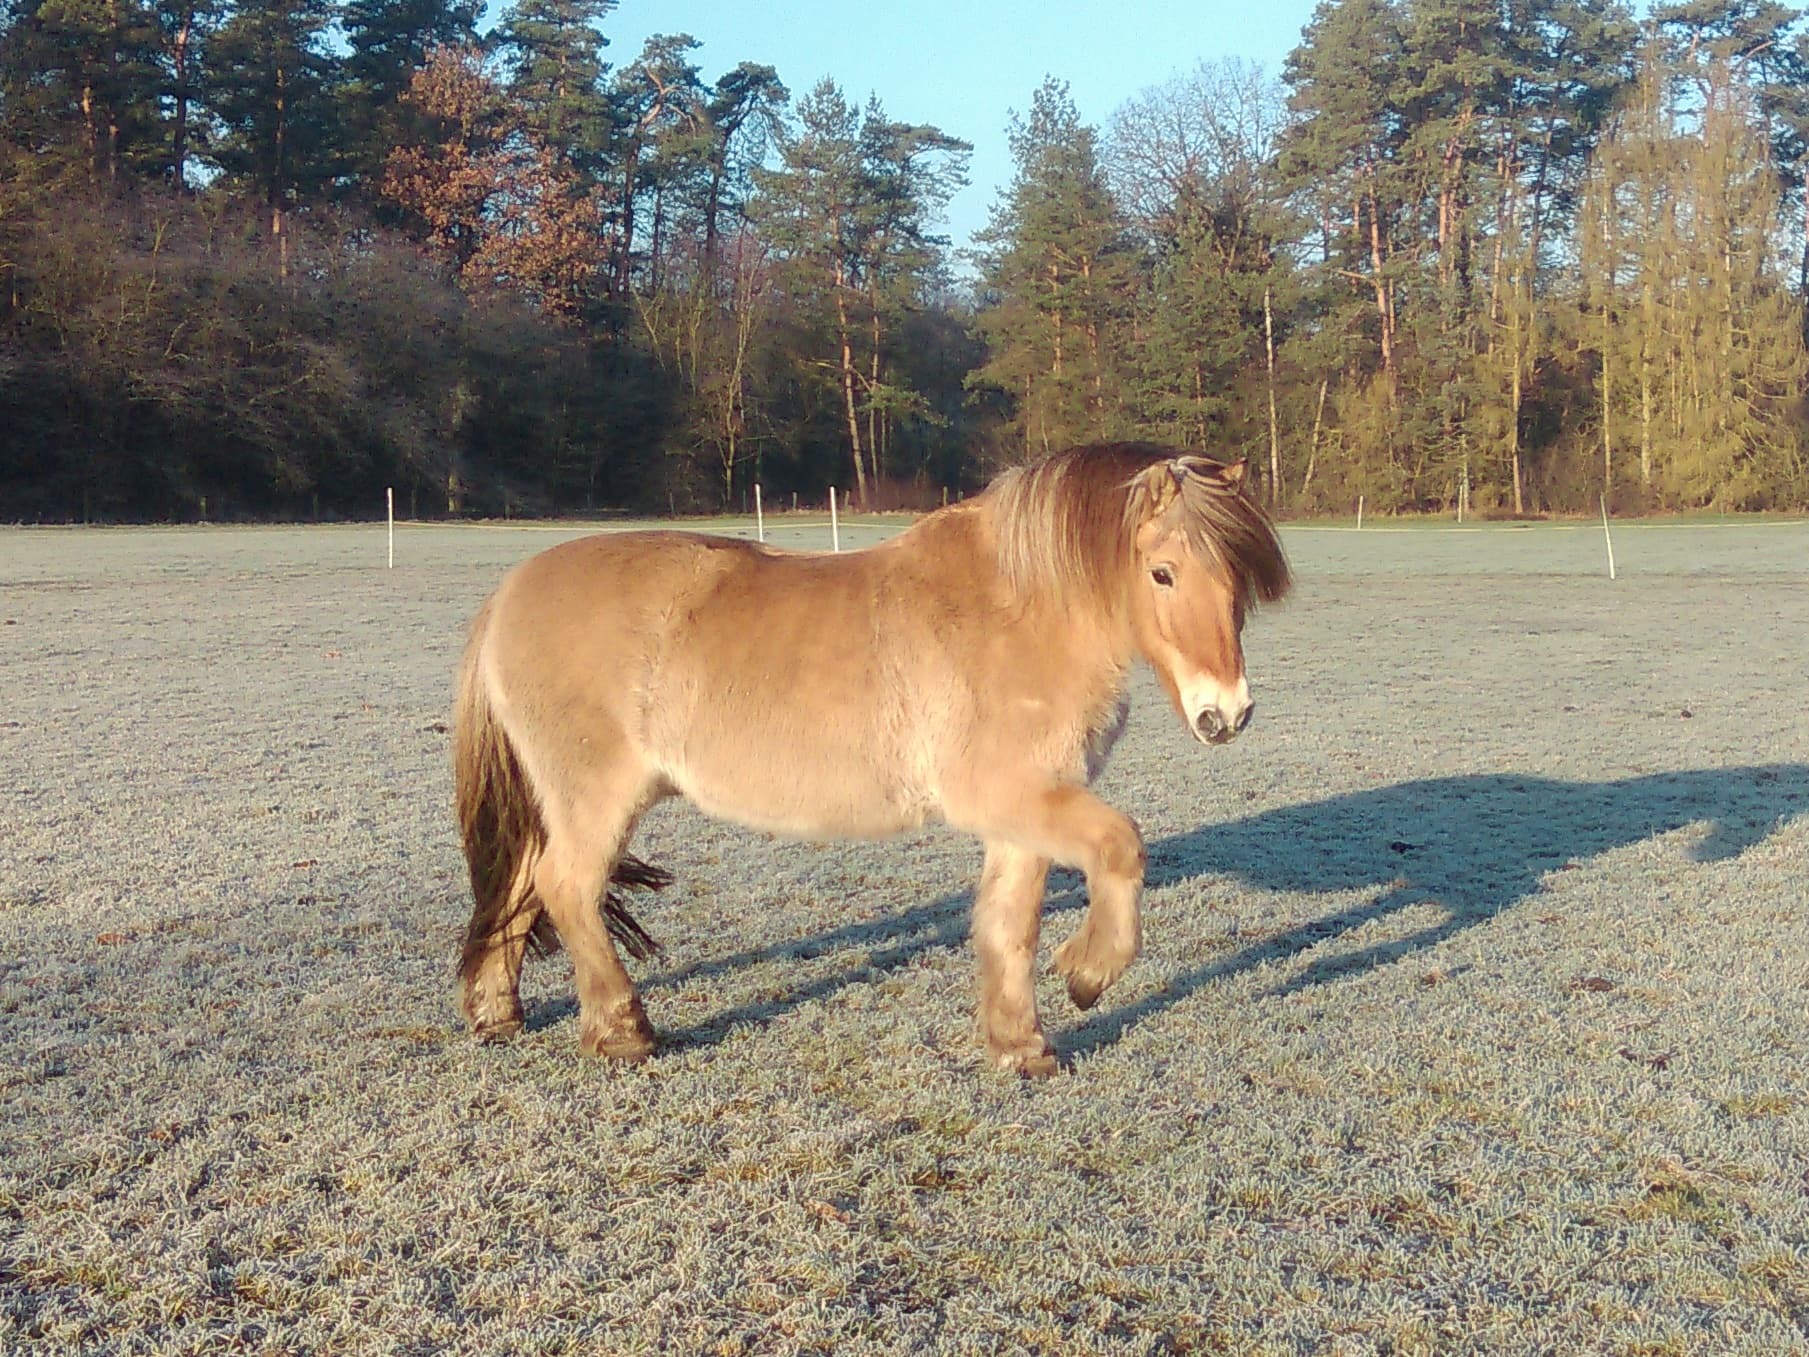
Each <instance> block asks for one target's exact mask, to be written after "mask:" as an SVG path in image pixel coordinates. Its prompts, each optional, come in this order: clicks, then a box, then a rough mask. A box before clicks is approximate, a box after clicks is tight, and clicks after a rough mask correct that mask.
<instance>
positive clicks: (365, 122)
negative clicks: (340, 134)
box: [339, 0, 482, 182]
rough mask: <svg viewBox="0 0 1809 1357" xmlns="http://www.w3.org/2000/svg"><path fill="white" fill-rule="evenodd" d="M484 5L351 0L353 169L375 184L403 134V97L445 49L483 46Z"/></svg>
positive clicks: (345, 112)
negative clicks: (430, 59)
mask: <svg viewBox="0 0 1809 1357" xmlns="http://www.w3.org/2000/svg"><path fill="white" fill-rule="evenodd" d="M481 8H482V7H481V5H480V4H479V3H478V2H477V0H345V5H344V8H343V9H342V10H341V11H340V20H339V23H340V28H341V30H342V31H343V33H344V35H345V41H346V46H347V48H348V51H347V53H346V57H345V66H344V72H343V79H342V81H341V83H340V86H339V98H340V101H341V118H342V121H343V123H344V125H345V129H346V132H345V139H346V145H347V149H348V151H349V154H350V157H351V161H352V167H353V169H354V171H355V173H357V174H358V175H359V176H360V177H361V178H363V179H365V180H367V181H371V182H374V181H376V180H377V179H379V178H381V176H382V174H383V166H384V161H385V160H386V159H387V157H388V155H389V151H390V148H391V147H393V146H395V145H396V143H397V141H398V139H399V137H400V136H401V135H403V129H402V128H401V126H400V125H399V119H398V117H397V112H398V105H399V103H400V101H401V97H402V95H403V93H404V91H406V90H407V89H408V88H409V84H410V82H411V81H412V80H413V78H414V74H415V72H416V71H417V70H418V69H420V68H421V67H422V66H425V65H426V64H427V61H428V57H429V54H430V53H432V52H433V51H435V50H436V49H439V48H446V47H469V46H473V45H475V44H476V42H477V19H478V15H479V13H480V12H481Z"/></svg>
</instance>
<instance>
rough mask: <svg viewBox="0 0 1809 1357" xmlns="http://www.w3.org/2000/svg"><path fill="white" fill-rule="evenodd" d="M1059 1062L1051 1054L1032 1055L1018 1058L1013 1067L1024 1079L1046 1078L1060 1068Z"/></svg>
mask: <svg viewBox="0 0 1809 1357" xmlns="http://www.w3.org/2000/svg"><path fill="white" fill-rule="evenodd" d="M1061 1067H1062V1066H1061V1062H1060V1061H1059V1060H1057V1059H1056V1058H1055V1056H1054V1055H1053V1054H1050V1053H1045V1054H1043V1055H1033V1056H1029V1057H1027V1058H1026V1059H1023V1060H1020V1061H1018V1062H1017V1063H1016V1065H1015V1066H1014V1067H1013V1068H1014V1069H1016V1071H1017V1073H1018V1074H1019V1076H1020V1077H1022V1078H1025V1079H1047V1078H1048V1077H1049V1076H1050V1075H1052V1074H1056V1073H1058V1072H1059V1071H1060V1070H1061Z"/></svg>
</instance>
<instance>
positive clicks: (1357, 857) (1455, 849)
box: [534, 764, 1809, 1057]
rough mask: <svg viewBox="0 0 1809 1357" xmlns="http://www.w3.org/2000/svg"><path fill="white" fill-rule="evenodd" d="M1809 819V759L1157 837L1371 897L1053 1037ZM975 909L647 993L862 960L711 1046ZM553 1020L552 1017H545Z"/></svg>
mask: <svg viewBox="0 0 1809 1357" xmlns="http://www.w3.org/2000/svg"><path fill="white" fill-rule="evenodd" d="M1806 813H1809V765H1805V764H1770V765H1763V766H1752V767H1739V768H1716V769H1701V770H1694V771H1689V772H1681V773H1655V774H1651V775H1649V776H1645V777H1635V778H1627V779H1624V780H1622V781H1618V782H1599V783H1598V782H1563V781H1558V780H1555V779H1551V778H1541V777H1531V776H1520V775H1515V774H1506V773H1489V774H1477V775H1472V776H1465V777H1448V778H1432V779H1427V780H1424V781H1417V782H1403V783H1397V784H1395V785H1393V786H1387V787H1377V788H1374V789H1371V790H1367V791H1360V792H1349V793H1346V794H1344V795H1342V796H1335V797H1330V798H1327V799H1325V800H1323V801H1314V802H1309V803H1306V804H1304V805H1294V806H1287V807H1283V808H1281V809H1278V810H1272V811H1261V812H1258V813H1256V814H1254V815H1251V816H1247V817H1245V818H1243V819H1239V820H1230V821H1226V822H1223V823H1218V824H1207V825H1203V826H1201V827H1200V828H1199V829H1196V830H1192V831H1190V832H1188V833H1185V834H1177V835H1174V836H1172V837H1170V838H1166V839H1160V840H1157V841H1155V842H1153V843H1151V844H1150V865H1149V883H1150V885H1151V886H1152V887H1158V888H1160V887H1168V886H1175V885H1179V884H1182V883H1185V882H1187V881H1190V880H1193V879H1195V878H1198V877H1203V876H1224V877H1231V878H1233V879H1234V880H1236V881H1238V882H1240V883H1242V884H1244V885H1246V886H1250V887H1255V888H1258V889H1261V890H1269V891H1277V892H1282V891H1285V892H1306V893H1317V892H1325V893H1332V892H1339V893H1346V892H1352V891H1371V892H1374V893H1373V895H1371V897H1370V898H1369V899H1367V900H1365V901H1364V902H1362V903H1360V904H1356V905H1350V906H1346V907H1344V908H1340V909H1338V910H1336V911H1334V912H1332V913H1329V914H1326V915H1323V916H1321V917H1319V918H1315V919H1312V920H1310V921H1309V922H1306V923H1303V924H1300V925H1298V926H1296V927H1294V928H1290V929H1286V930H1284V931H1282V932H1280V933H1274V934H1267V933H1266V934H1264V935H1263V936H1262V937H1261V938H1260V939H1258V940H1256V941H1253V942H1251V943H1250V944H1249V945H1248V946H1245V947H1242V948H1239V949H1237V950H1236V951H1233V952H1231V953H1229V954H1227V955H1224V956H1220V957H1217V958H1215V959H1214V960H1212V961H1209V962H1206V963H1204V964H1202V965H1199V966H1196V967H1193V968H1191V969H1189V970H1187V971H1184V972H1183V973H1181V974H1180V975H1177V976H1175V977H1173V978H1171V979H1170V980H1169V981H1168V983H1167V984H1165V985H1164V986H1163V987H1162V988H1161V990H1159V991H1157V992H1155V993H1152V994H1149V995H1147V996H1145V997H1143V998H1140V999H1137V1000H1135V1001H1133V1002H1131V1003H1128V1004H1125V1005H1123V1006H1120V1007H1110V1006H1109V1005H1110V996H1109V995H1108V996H1107V999H1106V1003H1107V1005H1108V1007H1107V1008H1106V1009H1105V1010H1104V1011H1102V1012H1100V1013H1099V1014H1097V1015H1096V1016H1094V1017H1093V1018H1092V1019H1091V1020H1090V1021H1088V1022H1086V1023H1085V1024H1084V1025H1083V1026H1081V1027H1080V1028H1079V1029H1077V1030H1075V1031H1072V1032H1069V1033H1067V1034H1066V1035H1065V1037H1063V1036H1058V1037H1057V1044H1058V1046H1060V1047H1061V1049H1062V1052H1063V1054H1064V1055H1066V1056H1070V1057H1071V1056H1075V1055H1085V1054H1090V1053H1092V1052H1095V1051H1098V1050H1101V1049H1103V1048H1104V1047H1107V1046H1110V1045H1111V1044H1113V1043H1114V1042H1116V1041H1117V1040H1118V1039H1119V1038H1120V1037H1121V1036H1123V1035H1124V1033H1125V1032H1126V1031H1127V1030H1129V1029H1130V1028H1131V1027H1132V1026H1134V1025H1135V1024H1137V1023H1139V1022H1141V1021H1143V1020H1144V1019H1146V1018H1148V1017H1151V1016H1152V1015H1154V1014H1157V1013H1160V1012H1162V1011H1164V1010H1165V1009H1168V1008H1171V1007H1173V1006H1174V1005H1175V1004H1177V1003H1179V1002H1180V1001H1182V1000H1183V999H1185V998H1187V997H1188V996H1189V995H1191V994H1193V993H1195V992H1196V991H1198V990H1200V989H1201V988H1202V987H1204V986H1206V985H1210V984H1213V983H1214V982H1216V981H1219V980H1223V979H1227V978H1230V977H1233V976H1237V975H1241V974H1244V973H1246V972H1248V971H1251V970H1253V969H1255V968H1256V967H1258V966H1261V965H1264V964H1266V963H1269V962H1272V961H1276V960H1285V959H1287V958H1289V957H1292V956H1296V955H1298V954H1300V953H1303V952H1305V951H1307V950H1309V949H1311V948H1314V947H1317V946H1319V945H1320V944H1322V943H1324V942H1326V941H1328V940H1331V939H1335V938H1337V937H1339V936H1341V935H1343V934H1346V933H1349V932H1351V931H1353V930H1355V929H1358V928H1360V927H1362V926H1363V925H1364V924H1367V923H1369V922H1371V921H1373V920H1376V919H1381V918H1384V917H1386V916H1388V915H1390V914H1392V913H1394V912H1396V911H1398V910H1402V909H1404V908H1407V907H1409V906H1420V907H1423V906H1427V905H1429V904H1430V905H1432V906H1435V907H1436V908H1438V909H1442V911H1443V917H1442V918H1440V919H1438V920H1437V921H1436V922H1434V923H1432V924H1429V925H1428V926H1426V927H1423V928H1421V929H1419V930H1417V931H1415V932H1413V933H1410V934H1408V935H1407V936H1405V937H1397V938H1392V939H1390V940H1388V941H1386V942H1381V943H1377V944H1375V945H1373V946H1371V947H1368V948H1365V949H1363V950H1361V951H1358V952H1355V953H1352V952H1341V953H1339V954H1337V955H1336V956H1328V957H1326V958H1325V959H1324V960H1322V961H1318V962H1316V963H1315V964H1313V965H1309V966H1307V967H1306V968H1305V969H1303V970H1301V971H1300V972H1298V973H1297V974H1295V975H1293V976H1292V977H1291V978H1290V979H1289V980H1287V981H1286V982H1285V984H1283V985H1282V986H1280V987H1279V988H1278V989H1277V991H1276V992H1277V993H1287V992H1292V991H1298V990H1302V989H1307V988H1310V987H1312V986H1316V985H1322V984H1325V983H1328V982H1330V981H1333V980H1336V979H1342V978H1348V977H1351V976H1355V975H1359V974H1362V973H1365V972H1368V971H1373V970H1375V969H1376V968H1378V967H1382V966H1387V965H1389V964H1391V963H1393V962H1396V961H1400V960H1402V959H1403V958H1405V957H1408V956H1411V955H1412V954H1414V953H1416V952H1420V951H1423V950H1425V949H1426V948H1429V947H1432V946H1435V945H1437V944H1438V943H1440V942H1443V941H1445V940H1446V939H1447V938H1450V937H1452V936H1453V935H1455V934H1458V933H1461V932H1463V931H1464V930H1465V929H1468V928H1472V927H1474V926H1476V925H1477V924H1480V923H1485V922H1487V921H1488V920H1490V919H1492V918H1494V917H1495V916H1496V915H1498V914H1500V913H1501V912H1502V911H1504V910H1507V909H1511V908H1513V907H1514V906H1515V905H1517V904H1520V903H1521V902H1522V901H1525V900H1526V899H1528V898H1529V897H1531V896H1534V895H1536V894H1538V893H1539V891H1540V890H1541V883H1542V880H1543V878H1544V877H1545V876H1547V875H1548V874H1549V873H1552V872H1556V871H1562V870H1566V869H1567V868H1570V867H1573V866H1575V865H1577V864H1580V863H1581V862H1583V861H1585V860H1587V859H1589V858H1592V857H1595V856H1597V855H1598V854H1601V853H1604V852H1607V851H1609V850H1611V849H1614V848H1620V847H1623V846H1625V845H1629V844H1634V843H1639V842H1642V841H1644V840H1647V839H1651V838H1654V837H1656V836H1658V835H1661V834H1665V833H1669V832H1672V831H1675V830H1681V829H1685V828H1688V827H1691V826H1696V825H1702V826H1704V827H1705V831H1704V833H1703V836H1702V837H1701V838H1700V839H1699V840H1696V841H1695V842H1694V843H1692V844H1691V845H1690V847H1689V849H1688V852H1689V855H1690V856H1691V858H1692V859H1694V860H1695V861H1698V862H1714V861H1721V860H1724V859H1728V858H1733V857H1737V856H1739V855H1740V854H1741V853H1744V852H1745V851H1746V850H1747V849H1749V848H1752V847H1754V846H1755V845H1757V844H1759V843H1762V842H1763V841H1764V840H1765V839H1766V838H1768V837H1769V836H1770V835H1771V834H1772V833H1773V832H1774V831H1776V830H1777V829H1778V828H1780V827H1781V826H1782V825H1783V824H1784V823H1785V822H1786V821H1788V820H1790V819H1792V818H1794V817H1796V816H1799V815H1803V814H1806ZM1084 903H1085V893H1084V891H1083V890H1081V889H1080V888H1079V885H1078V882H1077V880H1076V878H1074V877H1073V876H1072V875H1071V874H1065V873H1064V874H1058V875H1057V876H1056V877H1055V878H1053V884H1052V888H1051V890H1050V895H1049V899H1048V901H1047V903H1046V905H1045V914H1061V913H1066V912H1068V911H1071V910H1076V909H1079V908H1081V907H1082V906H1083V905H1084ZM972 904H973V893H972V892H971V891H962V892H959V893H956V894H951V895H946V896H943V897H941V898H939V899H936V900H933V901H930V902H928V903H926V904H922V905H918V906H915V907H913V908H911V909H907V910H904V911H902V912H901V913H897V914H893V915H889V916H887V917H886V918H883V919H877V920H872V921H867V922H862V923H854V924H847V925H844V926H841V927H837V928H832V929H827V930H825V931H823V932H821V933H818V934H816V935H814V936H811V937H807V938H802V939H798V940H796V941H789V942H784V943H779V944H774V945H771V946H764V947H757V948H751V949H748V950H745V951H741V952H737V953H735V954H733V955H731V956H726V957H721V958H717V959H714V960H710V961H703V962H699V963H696V964H693V965H689V966H685V967H682V968H679V969H676V970H669V971H663V972H656V973H655V974H653V975H651V976H649V977H648V978H647V980H646V982H645V985H646V987H647V988H651V989H661V988H669V987H676V986H679V985H683V984H687V983H691V982H695V981H698V980H707V979H709V978H711V977H713V976H720V975H724V974H727V973H729V972H732V971H735V970H738V969H741V968H742V967H746V966H751V965H757V964H760V963H763V962H767V961H773V960H780V959H787V958H797V959H804V958H815V957H822V956H826V955H829V954H832V953H835V952H839V951H843V950H848V951H853V952H858V953H860V954H861V960H860V961H859V963H858V964H856V965H853V966H851V967H848V968H846V969H841V970H836V971H833V972H831V973H829V974H826V975H818V976H815V977H813V978H811V979H808V980H805V981H802V982H801V983H799V984H797V985H795V986H793V987H791V988H789V989H787V990H786V991H785V992H784V993H782V994H779V995H777V996H773V997H770V998H766V999H762V1000H760V1001H758V1002H754V1003H749V1004H745V1005H741V1006H739V1007H736V1008H732V1009H728V1010H725V1011H721V1012H718V1013H715V1014H712V1015H711V1017H710V1018H709V1019H707V1020H706V1021H705V1022H704V1023H702V1024H699V1025H697V1026H695V1027H692V1028H687V1029H682V1030H677V1031H667V1032H665V1033H663V1036H664V1038H665V1039H666V1041H667V1043H668V1044H670V1045H674V1046H680V1047H684V1046H705V1045H711V1044H714V1043H715V1042H717V1041H719V1040H721V1039H722V1037H723V1036H724V1035H725V1034H726V1033H727V1032H728V1031H729V1030H731V1029H732V1028H734V1027H735V1026H737V1025H739V1024H742V1023H762V1022H767V1021H770V1020H771V1019H772V1018H774V1017H776V1016H778V1015H780V1014H782V1013H785V1012H788V1011H790V1010H792V1009H794V1008H796V1007H798V1006H799V1005H801V1004H804V1003H806V1002H808V1001H810V1000H812V999H818V998H822V997H824V996H826V995H829V994H832V993H835V992H836V991H838V990H840V989H843V988H845V987H846V986H849V985H853V984H859V983H863V982H865V981H868V980H870V979H872V978H873V977H874V976H875V975H876V974H878V973H881V972H884V971H887V970H890V969H892V968H894V967H897V966H900V965H903V964H905V963H907V962H909V961H911V960H912V959H913V958H915V957H918V956H920V955H922V954H923V953H925V952H928V951H931V950H934V949H938V948H948V947H956V946H960V945H963V944H964V943H965V941H966V938H967V934H968V913H969V911H970V909H971V908H972ZM565 1007H566V1008H568V1009H569V1006H565ZM554 1016H557V1015H555V1014H547V1013H542V1014H539V1015H537V1018H538V1019H539V1020H538V1021H536V1022H535V1023H534V1025H535V1026H541V1025H544V1023H545V1021H547V1020H548V1019H549V1018H551V1017H554Z"/></svg>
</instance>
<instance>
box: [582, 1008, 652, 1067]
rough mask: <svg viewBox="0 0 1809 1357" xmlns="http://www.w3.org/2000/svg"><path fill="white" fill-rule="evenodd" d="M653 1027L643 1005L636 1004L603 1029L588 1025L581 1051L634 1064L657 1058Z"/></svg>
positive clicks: (605, 1058)
mask: <svg viewBox="0 0 1809 1357" xmlns="http://www.w3.org/2000/svg"><path fill="white" fill-rule="evenodd" d="M654 1045H655V1042H654V1037H653V1024H651V1023H650V1022H648V1021H647V1015H646V1014H645V1013H644V1012H642V1011H641V1001H640V1000H639V999H635V1000H632V1001H631V1003H630V1006H629V1008H628V1009H627V1010H626V1011H624V1012H621V1013H619V1014H618V1015H617V1016H616V1019H615V1021H614V1022H612V1023H610V1024H609V1026H607V1027H603V1028H601V1029H598V1028H593V1027H591V1026H589V1025H588V1024H586V1025H585V1028H584V1032H583V1035H581V1036H580V1037H579V1038H578V1049H579V1050H581V1051H583V1052H584V1054H585V1055H592V1056H596V1057H597V1058H599V1059H601V1060H615V1061H620V1062H622V1063H624V1064H632V1063H635V1062H637V1061H642V1060H645V1059H646V1058H647V1057H648V1056H650V1055H652V1054H653V1048H654Z"/></svg>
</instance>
